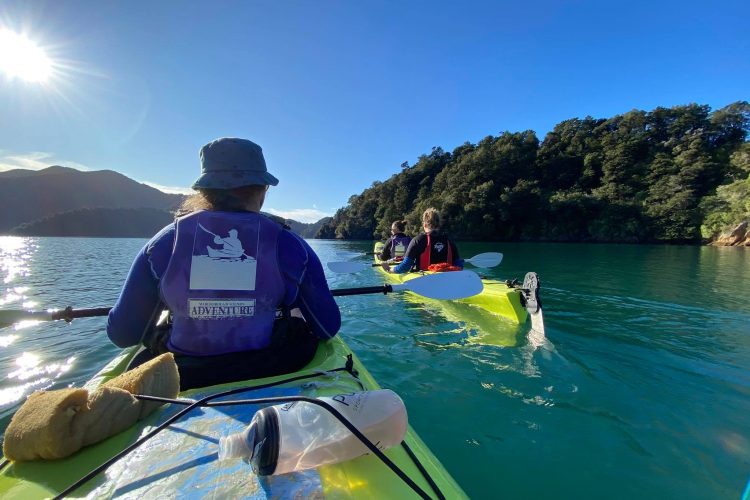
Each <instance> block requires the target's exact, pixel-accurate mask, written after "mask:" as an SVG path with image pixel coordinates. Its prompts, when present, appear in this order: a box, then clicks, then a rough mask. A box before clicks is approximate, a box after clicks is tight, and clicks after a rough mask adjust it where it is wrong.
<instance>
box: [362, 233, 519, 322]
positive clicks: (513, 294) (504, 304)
mask: <svg viewBox="0 0 750 500" xmlns="http://www.w3.org/2000/svg"><path fill="white" fill-rule="evenodd" d="M382 249H383V242H380V241H379V242H377V243H375V248H374V253H375V264H380V263H381V261H380V260H379V259H378V257H377V256H378V255H379V254H380V252H381V251H382ZM376 268H377V269H378V270H379V271H380V272H381V273H382V274H383V275H384V276H385V277H386V279H387V280H388V282H390V283H404V282H406V281H409V280H412V279H414V278H418V277H420V276H423V275H425V274H434V273H430V272H425V271H420V272H410V273H404V274H393V273H389V272H387V271H385V270H384V269H383V268H382V267H379V266H378V267H376ZM482 284H484V290H482V293H480V294H478V295H474V296H473V297H467V298H465V299H458V300H455V301H454V302H459V303H463V304H469V305H471V306H474V307H478V308H480V309H483V310H485V311H488V312H490V313H493V314H496V315H498V316H502V317H503V318H506V319H508V320H510V321H512V322H514V323H516V324H519V325H520V324H522V323H524V322H526V319H527V318H528V317H529V313H528V312H527V311H526V308H524V306H523V305H522V304H521V291H520V290H518V289H516V288H512V287H509V286H508V285H506V284H505V283H503V282H502V281H498V280H493V279H488V278H482ZM434 302H436V303H438V302H442V301H434Z"/></svg>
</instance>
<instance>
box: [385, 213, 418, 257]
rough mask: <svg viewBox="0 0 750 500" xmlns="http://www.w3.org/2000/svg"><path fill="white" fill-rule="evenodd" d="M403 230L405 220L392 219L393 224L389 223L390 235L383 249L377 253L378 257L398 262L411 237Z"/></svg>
mask: <svg viewBox="0 0 750 500" xmlns="http://www.w3.org/2000/svg"><path fill="white" fill-rule="evenodd" d="M404 231H406V221H404V220H397V221H393V224H391V237H390V238H388V239H387V240H386V242H385V244H384V245H383V251H382V252H380V254H379V255H378V259H380V260H382V261H387V260H393V261H395V262H399V261H401V260H402V259H403V258H404V255H405V254H406V248H407V247H408V246H409V243H410V242H411V237H409V236H406V234H404Z"/></svg>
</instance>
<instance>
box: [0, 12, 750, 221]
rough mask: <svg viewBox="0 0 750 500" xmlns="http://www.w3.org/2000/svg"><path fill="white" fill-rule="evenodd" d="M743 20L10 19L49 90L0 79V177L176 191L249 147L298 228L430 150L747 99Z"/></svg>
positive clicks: (18, 15) (502, 15)
mask: <svg viewBox="0 0 750 500" xmlns="http://www.w3.org/2000/svg"><path fill="white" fill-rule="evenodd" d="M748 19H750V2H748V1H746V0H744V1H726V2H721V1H719V2H711V3H709V2H705V1H700V2H698V1H680V2H654V1H650V2H640V1H628V2H624V1H623V2H616V3H615V2H607V1H601V0H599V1H575V2H562V1H559V2H552V1H549V2H539V1H524V2H500V1H496V2H471V1H462V2H449V3H445V2H437V1H418V2H409V1H354V0H352V1H347V2H339V1H318V2H315V1H292V2H283V1H268V2H266V1H238V2H233V1H215V2H214V1H211V2H209V1H205V2H199V1H180V2H176V1H164V0H160V1H156V2H154V1H124V0H123V1H119V2H115V1H109V2H104V1H93V0H92V1H88V2H84V1H74V0H66V1H57V0H53V1H43V0H35V1H7V0H6V1H4V2H2V9H0V27H4V28H5V29H6V30H12V31H15V32H23V33H26V34H27V36H28V38H29V39H31V40H32V41H35V42H36V43H37V44H39V45H40V46H41V47H42V48H43V49H44V50H45V51H46V53H47V55H48V56H49V57H50V59H51V60H52V61H53V63H54V65H55V74H54V76H53V78H52V79H50V80H49V81H47V82H44V83H31V82H26V81H23V80H21V79H18V78H9V77H7V76H5V75H4V74H2V71H1V70H0V170H7V169H9V168H16V167H22V168H41V167H44V166H47V165H50V164H62V165H66V166H71V167H76V168H85V169H93V170H98V169H112V170H117V171H119V172H122V173H124V174H125V175H128V176H129V177H132V178H134V179H137V180H139V181H142V182H148V183H152V184H155V185H160V186H169V187H176V188H186V187H188V186H190V184H192V182H193V180H194V179H195V178H196V177H197V176H198V170H199V162H198V150H199V149H200V147H201V146H202V145H203V144H205V143H206V142H209V141H210V140H212V139H214V138H217V137H222V136H239V137H245V138H249V139H251V140H254V141H255V142H257V143H258V144H260V145H261V146H262V147H263V149H264V152H265V155H266V160H267V163H268V165H269V170H270V171H271V172H272V173H273V174H274V175H275V176H277V177H278V178H279V179H280V181H281V183H280V184H279V186H278V187H277V188H274V189H272V190H271V191H270V192H269V196H268V198H267V201H266V206H265V208H266V209H268V210H269V211H272V212H275V213H278V214H281V215H286V216H289V217H292V218H295V219H297V220H300V221H307V222H311V221H314V220H317V219H318V218H320V217H321V216H323V215H331V214H333V213H334V212H335V210H336V209H337V208H340V207H342V206H344V205H345V204H346V202H347V200H348V198H349V197H350V196H351V195H353V194H357V193H360V192H361V191H362V190H363V189H365V188H367V187H368V186H370V185H371V184H372V183H373V181H376V180H381V181H382V180H385V179H387V178H388V177H390V176H391V175H392V174H394V173H396V172H398V171H400V164H401V163H402V162H404V161H409V162H410V163H414V162H415V160H416V159H417V157H418V156H419V155H421V154H425V153H429V151H430V150H431V148H432V147H433V146H441V147H443V148H444V149H446V150H452V149H453V148H455V147H456V146H458V145H460V144H462V143H463V142H465V141H470V142H474V143H476V142H477V141H479V140H480V139H482V138H483V137H485V136H487V135H490V134H492V135H496V134H498V133H500V132H502V131H505V130H510V131H520V130H526V129H532V130H535V131H536V132H537V133H538V134H539V136H540V138H543V136H544V134H545V133H546V132H548V131H549V130H550V129H551V128H552V127H553V126H554V125H555V124H556V123H558V122H559V121H561V120H564V119H567V118H572V117H583V116H586V115H592V116H595V117H609V116H612V115H614V114H617V113H622V112H626V111H628V110H630V109H633V108H638V109H652V108H654V107H656V106H673V105H678V104H685V103H689V102H698V103H701V104H709V105H710V106H712V107H713V108H718V107H721V106H725V105H727V104H729V103H731V102H734V101H736V100H747V99H750V29H748V28H747V26H748ZM2 50H3V48H2V47H0V51H2Z"/></svg>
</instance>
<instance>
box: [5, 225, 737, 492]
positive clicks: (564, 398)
mask: <svg viewBox="0 0 750 500" xmlns="http://www.w3.org/2000/svg"><path fill="white" fill-rule="evenodd" d="M144 242H145V240H139V239H87V238H10V237H0V309H18V308H21V307H24V308H34V309H45V308H59V307H65V306H67V305H72V306H74V307H95V306H107V305H111V304H112V303H113V302H114V300H115V299H116V297H117V295H118V293H119V289H120V287H121V285H122V282H123V280H124V278H125V276H126V274H127V271H128V268H129V266H130V263H131V260H132V258H133V257H134V255H135V254H136V252H137V251H138V249H139V248H140V247H141V246H142V245H143V244H144ZM311 244H312V246H313V247H314V248H315V250H316V252H318V254H319V255H320V257H321V260H322V261H323V262H326V261H331V260H340V257H339V256H337V253H338V252H341V251H354V252H366V251H368V250H370V249H371V243H369V242H332V241H311ZM460 249H461V251H462V253H463V255H464V256H465V257H469V256H471V255H474V254H477V253H480V252H484V251H502V252H503V253H504V254H505V259H504V261H503V263H502V264H501V265H500V266H499V267H497V268H495V269H492V270H491V271H489V272H487V273H485V274H489V275H491V276H493V277H496V278H502V279H505V278H512V277H517V278H519V279H522V278H523V275H524V273H525V272H526V271H530V270H533V271H536V272H538V273H539V275H540V277H541V279H542V299H543V303H544V311H545V320H546V326H547V332H546V333H547V335H546V339H539V338H535V337H533V336H530V335H529V327H528V325H523V326H521V327H517V326H514V325H511V324H508V323H506V322H504V321H502V320H499V319H497V318H494V317H491V316H488V315H478V314H475V313H473V312H472V311H471V310H470V309H463V310H462V309H461V308H458V309H456V308H452V309H448V310H442V309H441V310H433V309H431V308H429V307H425V306H424V305H423V304H420V303H419V302H418V301H408V300H404V298H403V297H398V296H394V295H388V296H383V295H373V296H359V297H341V298H339V299H337V300H338V303H339V305H340V306H341V310H342V315H343V328H342V331H341V334H342V335H343V336H344V337H345V339H346V340H347V342H348V343H349V345H350V346H351V347H352V349H353V350H354V351H355V352H356V353H357V354H358V355H359V356H360V358H361V359H362V360H363V362H364V363H365V364H366V365H367V366H368V368H369V370H370V371H371V372H372V373H373V375H374V376H375V378H376V379H377V380H378V381H379V382H380V384H381V385H383V386H384V387H388V388H391V389H393V390H395V391H396V392H398V393H399V394H400V395H401V396H402V398H403V399H404V401H405V402H406V405H407V409H408V411H409V420H410V423H411V424H412V425H413V426H414V428H415V429H416V430H417V432H418V433H419V434H420V435H421V437H422V438H423V439H424V440H425V441H426V442H427V444H428V445H429V446H430V448H431V449H432V450H433V452H434V453H435V454H436V455H437V456H438V458H440V460H441V461H442V462H443V464H444V465H445V466H446V468H447V469H448V470H449V471H450V472H451V473H452V474H453V476H454V477H455V478H456V480H457V481H458V482H459V483H460V484H461V485H462V487H463V488H464V489H465V491H466V492H467V493H468V494H469V495H470V496H472V497H474V498H498V497H505V498H584V499H587V498H591V499H599V498H605V497H606V498H623V499H630V498H654V499H656V498H659V499H661V498H685V499H704V498H705V499H721V498H727V499H736V498H738V497H741V496H742V492H743V490H744V489H745V486H746V484H747V480H748V477H749V476H750V373H749V372H748V366H750V249H743V248H702V247H676V246H624V245H558V244H463V245H460ZM361 260H362V261H365V260H366V257H364V256H363V257H361ZM329 281H330V284H331V287H333V288H336V287H350V286H363V285H369V284H377V283H380V282H382V280H381V278H380V277H379V276H378V274H377V273H376V271H375V270H372V269H368V270H366V271H363V272H361V273H359V274H349V275H333V274H330V275H329ZM462 316H464V319H462ZM104 325H105V320H104V318H91V319H82V320H76V321H75V322H73V323H71V324H66V323H64V322H57V323H41V324H20V325H16V326H15V327H12V328H5V329H2V330H0V375H1V376H2V382H0V428H5V426H6V425H7V422H8V420H9V418H10V415H11V414H12V413H13V411H14V410H15V409H16V408H17V407H18V405H19V403H20V402H21V401H22V399H23V398H24V397H25V396H26V395H28V394H29V393H30V392H31V391H33V390H36V389H43V388H60V387H65V386H68V385H71V384H77V385H80V384H82V383H83V382H84V381H85V380H87V379H88V378H89V377H91V376H92V375H93V374H94V373H95V372H96V371H97V370H98V369H99V368H100V367H101V366H102V365H103V364H104V363H105V362H106V361H108V360H109V359H110V358H111V357H113V356H114V355H115V354H116V352H117V349H116V348H115V347H114V346H112V345H111V344H110V343H109V342H108V340H107V337H106V334H105V333H104V331H103V329H104Z"/></svg>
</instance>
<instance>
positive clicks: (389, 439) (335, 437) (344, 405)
mask: <svg viewBox="0 0 750 500" xmlns="http://www.w3.org/2000/svg"><path fill="white" fill-rule="evenodd" d="M318 399H320V400H321V401H325V402H327V403H328V404H330V405H331V406H333V407H334V408H335V409H336V410H337V411H338V412H339V413H341V414H342V415H343V416H344V417H345V418H346V419H347V420H348V421H349V422H351V423H352V424H354V426H355V427H356V428H357V429H359V431H360V432H362V434H364V435H365V436H366V437H367V438H368V439H369V440H370V441H372V442H373V443H374V444H375V445H376V446H377V447H378V448H379V449H381V450H385V449H388V448H390V447H392V446H395V445H397V444H399V443H400V442H401V441H402V440H403V439H404V435H405V434H406V427H407V423H408V422H407V415H406V408H405V407H404V402H403V401H401V398H400V397H398V395H397V394H396V393H395V392H393V391H390V390H387V389H384V390H379V391H367V392H355V393H350V394H339V395H337V396H333V397H330V398H329V397H322V398H318ZM369 451H370V450H369V449H368V448H367V447H366V446H365V445H364V444H363V443H362V441H360V440H359V439H358V438H357V437H356V436H355V435H354V434H352V433H351V432H350V431H349V429H347V428H346V427H345V426H344V424H342V423H341V422H340V421H339V420H338V419H337V418H336V417H334V416H333V415H332V414H331V413H330V412H329V411H328V410H326V409H325V408H322V407H320V406H318V405H315V404H312V403H306V402H304V401H296V402H293V403H287V404H283V405H275V406H269V407H266V408H263V409H262V410H260V411H258V412H257V413H256V414H255V416H254V417H253V420H252V421H251V422H250V425H248V426H247V427H246V428H245V429H244V430H243V431H242V432H238V433H236V434H231V435H229V436H225V437H222V438H221V439H220V441H219V460H226V459H230V458H244V459H246V460H248V461H250V462H251V463H252V465H253V468H254V469H255V471H256V472H257V474H258V475H261V476H268V475H272V474H274V475H275V474H285V473H287V472H292V471H298V470H304V469H311V468H314V467H318V466H321V465H325V464H332V463H337V462H343V461H345V460H350V459H352V458H356V457H358V456H360V455H364V454H365V453H368V452H369Z"/></svg>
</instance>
